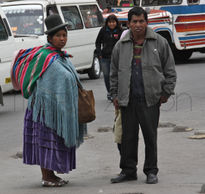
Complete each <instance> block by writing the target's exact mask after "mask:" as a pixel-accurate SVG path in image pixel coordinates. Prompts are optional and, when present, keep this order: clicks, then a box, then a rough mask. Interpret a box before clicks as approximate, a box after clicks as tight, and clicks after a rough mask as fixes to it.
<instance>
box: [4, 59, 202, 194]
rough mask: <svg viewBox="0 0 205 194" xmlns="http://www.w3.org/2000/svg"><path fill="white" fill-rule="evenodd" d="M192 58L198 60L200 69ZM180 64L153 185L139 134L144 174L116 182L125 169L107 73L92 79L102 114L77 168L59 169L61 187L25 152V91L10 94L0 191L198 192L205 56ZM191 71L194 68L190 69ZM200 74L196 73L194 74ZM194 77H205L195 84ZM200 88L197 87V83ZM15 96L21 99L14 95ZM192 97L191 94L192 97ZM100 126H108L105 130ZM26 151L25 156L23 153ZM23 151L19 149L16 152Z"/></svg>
mask: <svg viewBox="0 0 205 194" xmlns="http://www.w3.org/2000/svg"><path fill="white" fill-rule="evenodd" d="M191 62H192V63H197V65H198V68H200V69H198V70H196V68H195V67H194V65H192V64H191ZM191 62H190V64H189V65H185V64H184V65H183V64H182V65H178V66H177V67H176V68H177V73H178V76H179V78H178V83H177V84H178V85H177V87H176V95H175V96H174V97H173V98H171V99H170V100H169V102H168V103H167V104H166V105H163V106H162V107H161V118H160V126H161V127H159V128H158V156H159V157H158V164H159V174H158V177H159V183H158V184H156V185H148V184H146V183H145V181H146V177H145V175H144V174H143V170H142V169H143V162H144V143H143V138H142V134H141V133H140V137H139V164H138V180H137V181H129V182H124V183H120V184H111V183H110V179H111V178H113V177H115V176H116V175H117V174H118V173H119V172H120V169H119V153H118V150H117V146H116V144H115V143H114V137H113V132H112V127H113V120H114V108H113V106H112V104H111V103H110V102H108V101H107V100H106V92H105V86H104V82H103V79H102V77H101V78H100V79H98V80H88V79H87V76H81V80H82V84H83V85H84V87H85V88H86V89H93V91H94V95H95V98H96V116H97V117H96V120H95V121H94V122H92V123H89V124H88V136H87V137H86V138H85V140H84V143H83V144H82V145H81V146H80V148H79V149H78V150H77V169H76V170H73V171H72V172H70V173H69V174H65V175H59V176H61V177H62V178H64V179H68V180H69V183H68V185H66V186H64V187H61V188H43V187H42V186H41V173H40V168H39V166H29V165H24V164H23V163H22V159H21V158H19V156H21V152H22V133H23V132H22V126H23V116H24V111H25V108H26V101H23V100H22V98H21V96H20V94H15V95H11V94H7V95H6V96H5V99H4V100H5V106H4V107H0V146H1V149H0V172H1V176H0V194H36V193H38V194H47V193H49V194H54V193H61V194H64V193H66V194H67V193H69V194H196V193H200V191H201V188H202V185H203V184H205V139H196V138H193V139H191V138H190V137H191V136H193V135H194V134H197V132H199V131H200V132H201V133H203V132H204V128H203V127H204V124H205V123H204V122H205V121H204V116H205V115H204V114H205V113H204V112H205V100H204V96H205V94H204V93H205V92H204V91H205V86H204V84H203V83H202V82H199V80H201V79H204V72H205V65H204V62H205V60H204V59H201V60H199V59H195V58H194V59H193V61H191ZM188 71H190V72H191V73H190V72H189V73H188ZM193 74H194V75H197V76H195V77H194V78H193V77H191V78H190V76H189V75H193ZM192 82H194V83H196V82H197V83H201V84H196V85H194V86H192V84H191V83H192ZM192 87H193V88H194V89H193V88H192ZM14 96H15V100H14ZM190 99H191V100H190ZM100 128H101V129H102V128H104V129H103V130H100ZM18 152H20V154H19V156H17V155H18V154H17V153H18ZM16 154H17V155H16Z"/></svg>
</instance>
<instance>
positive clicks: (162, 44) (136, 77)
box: [110, 7, 176, 184]
mask: <svg viewBox="0 0 205 194" xmlns="http://www.w3.org/2000/svg"><path fill="white" fill-rule="evenodd" d="M128 22H129V31H128V32H127V33H126V34H125V36H124V37H123V38H122V39H121V40H119V41H118V42H117V43H116V45H115V47H114V49H113V53H112V60H111V76H110V92H111V96H112V97H113V104H114V106H115V109H120V111H121V118H122V139H121V152H120V153H121V159H120V168H121V169H122V171H121V173H120V174H119V175H118V176H117V177H115V178H112V179H111V183H120V182H123V181H129V180H136V179H137V164H138V134H139V125H140V127H141V130H142V134H143V138H144V143H145V161H144V168H143V171H144V173H145V175H146V176H147V179H146V183H148V184H155V183H157V182H158V177H157V174H158V165H157V127H158V123H159V115H160V105H161V103H166V102H167V100H168V98H169V97H170V95H172V94H174V88H175V84H176V71H175V62H174V58H173V55H172V51H171V49H170V47H169V44H168V42H167V40H166V39H164V38H163V37H162V36H160V35H159V34H157V33H155V32H154V31H153V30H152V29H151V28H149V27H148V19H147V13H146V11H145V10H144V9H143V8H141V7H134V8H132V9H131V10H129V12H128Z"/></svg>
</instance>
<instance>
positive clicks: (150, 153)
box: [120, 99, 160, 176]
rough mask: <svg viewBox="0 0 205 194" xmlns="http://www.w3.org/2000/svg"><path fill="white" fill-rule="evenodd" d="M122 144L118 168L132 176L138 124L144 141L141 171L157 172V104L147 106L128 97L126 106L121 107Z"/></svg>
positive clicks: (136, 158)
mask: <svg viewBox="0 0 205 194" xmlns="http://www.w3.org/2000/svg"><path fill="white" fill-rule="evenodd" d="M121 114H122V129H123V133H122V144H121V152H120V153H121V160H120V168H121V169H122V172H123V173H125V174H126V175H130V176H134V175H135V174H136V171H137V164H138V134H139V125H140V127H141V130H142V134H143V138H144V143H145V161H144V168H143V171H144V173H145V174H146V175H148V174H149V173H153V174H157V173H158V167H157V127H158V123H159V114H160V111H159V104H156V105H154V106H151V107H147V105H146V103H145V101H140V102H139V101H137V100H135V99H130V102H129V104H128V106H127V107H121Z"/></svg>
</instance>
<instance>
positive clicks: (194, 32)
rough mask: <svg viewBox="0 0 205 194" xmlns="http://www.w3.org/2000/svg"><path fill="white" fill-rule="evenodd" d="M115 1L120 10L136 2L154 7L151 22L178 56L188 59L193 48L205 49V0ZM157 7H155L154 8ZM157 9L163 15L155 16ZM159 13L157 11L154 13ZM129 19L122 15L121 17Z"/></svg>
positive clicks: (195, 50) (114, 4)
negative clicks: (156, 17) (155, 17)
mask: <svg viewBox="0 0 205 194" xmlns="http://www.w3.org/2000/svg"><path fill="white" fill-rule="evenodd" d="M113 2H114V3H113V4H111V6H112V11H114V12H115V13H116V11H117V12H118V14H120V13H123V12H124V14H125V12H127V11H128V10H129V9H130V8H132V7H133V6H142V7H144V8H145V9H147V8H149V9H151V12H150V14H149V18H150V20H149V26H150V27H151V28H153V29H154V31H155V32H157V33H159V34H161V35H162V36H163V37H165V38H166V39H167V40H168V42H169V44H170V46H171V48H172V51H173V54H174V57H175V59H176V60H180V61H181V60H188V59H189V58H190V57H191V55H192V53H193V52H202V53H204V52H205V0H126V1H124V0H118V1H113ZM153 9H154V10H156V11H154V10H153ZM157 10H161V11H162V10H164V11H167V12H169V13H170V14H167V12H164V13H165V15H169V17H168V18H167V17H165V16H164V15H163V12H161V13H160V12H159V13H158V14H161V18H158V19H157V20H155V19H154V18H153V17H154V15H153V13H154V12H156V13H157ZM154 14H155V13H154ZM123 19H125V17H123V16H122V18H121V20H123Z"/></svg>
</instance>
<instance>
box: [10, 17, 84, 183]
mask: <svg viewBox="0 0 205 194" xmlns="http://www.w3.org/2000/svg"><path fill="white" fill-rule="evenodd" d="M45 24H46V27H47V31H46V32H45V33H46V34H47V40H48V43H47V44H46V45H44V46H40V47H35V48H31V49H26V50H20V51H19V53H18V54H17V56H16V58H15V62H14V64H13V67H12V71H11V74H12V75H11V77H12V83H13V85H14V88H15V89H21V93H22V95H23V96H24V97H25V98H28V107H27V110H26V113H25V118H24V144H23V162H24V163H25V164H30V165H39V166H40V168H41V172H42V185H43V186H50V187H56V186H62V185H64V184H67V182H68V181H65V180H63V179H61V178H60V177H58V176H56V175H55V173H54V171H56V172H57V173H69V172H70V171H71V170H73V169H75V168H76V155H75V154H76V148H77V147H78V146H79V145H80V143H82V141H83V133H84V131H86V125H84V124H79V123H78V86H77V83H79V84H80V81H79V78H78V76H77V73H76V71H75V68H74V66H73V65H72V64H71V62H70V60H69V55H68V54H67V53H66V52H64V51H62V48H63V47H64V46H65V44H66V42H67V30H66V26H67V24H66V23H62V20H61V18H60V16H59V15H51V16H48V17H47V18H46V20H45Z"/></svg>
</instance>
